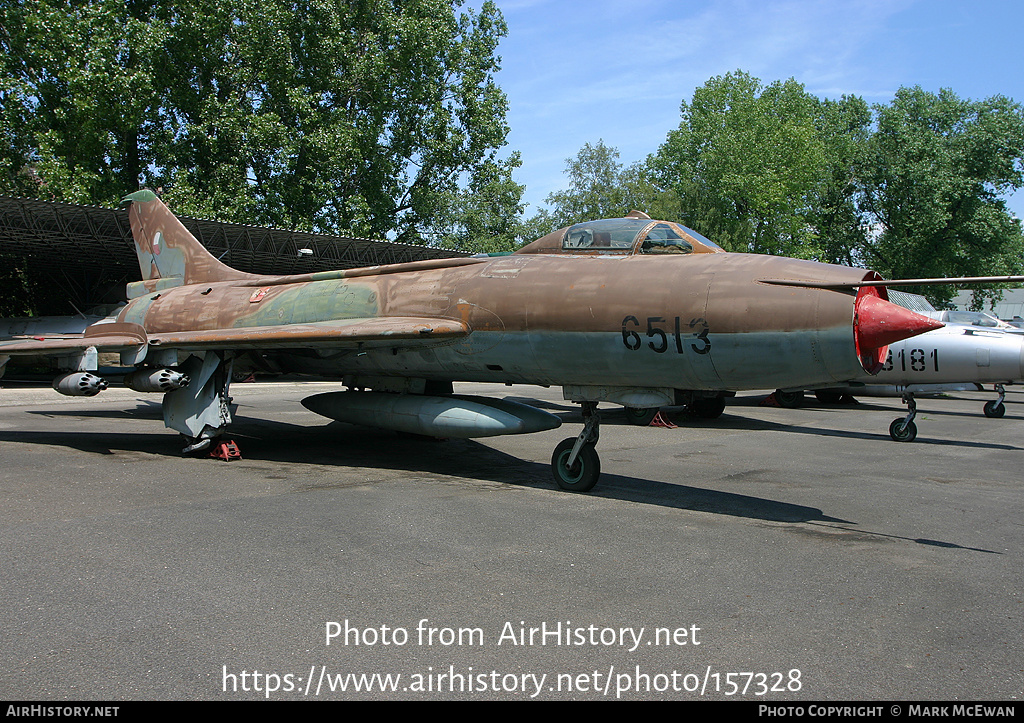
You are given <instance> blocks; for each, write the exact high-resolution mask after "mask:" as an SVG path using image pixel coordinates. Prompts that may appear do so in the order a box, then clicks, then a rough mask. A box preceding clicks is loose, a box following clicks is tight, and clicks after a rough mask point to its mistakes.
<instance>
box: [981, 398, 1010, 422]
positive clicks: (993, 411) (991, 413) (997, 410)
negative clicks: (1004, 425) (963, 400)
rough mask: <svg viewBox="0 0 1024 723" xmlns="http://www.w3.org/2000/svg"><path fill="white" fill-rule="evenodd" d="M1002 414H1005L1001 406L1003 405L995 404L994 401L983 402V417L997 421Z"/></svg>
mask: <svg viewBox="0 0 1024 723" xmlns="http://www.w3.org/2000/svg"><path fill="white" fill-rule="evenodd" d="M1004 414H1006V407H1005V406H1003V404H1001V403H1000V402H997V401H995V400H994V399H993V400H992V401H991V402H985V416H986V417H992V418H993V419H998V418H999V417H1001V416H1003V415H1004Z"/></svg>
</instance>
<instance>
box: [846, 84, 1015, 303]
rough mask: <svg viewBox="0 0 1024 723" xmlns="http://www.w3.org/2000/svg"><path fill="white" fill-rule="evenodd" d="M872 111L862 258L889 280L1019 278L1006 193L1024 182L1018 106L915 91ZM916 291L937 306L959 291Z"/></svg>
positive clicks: (908, 90) (863, 199)
mask: <svg viewBox="0 0 1024 723" xmlns="http://www.w3.org/2000/svg"><path fill="white" fill-rule="evenodd" d="M875 112H876V115H877V128H876V130H875V132H874V133H873V135H872V136H871V139H870V142H869V143H868V147H867V153H866V158H865V161H864V163H863V166H862V173H861V179H860V205H861V209H862V212H863V213H864V214H865V217H866V219H867V221H868V223H869V224H870V226H869V229H868V232H867V233H865V234H864V235H863V236H862V243H861V245H860V247H859V249H858V252H857V255H858V256H859V257H860V258H862V259H863V260H864V261H865V262H867V263H868V264H869V265H871V266H872V267H873V268H876V269H877V270H878V271H880V272H881V273H882V274H884V275H886V276H887V277H890V278H900V277H903V278H908V277H909V278H915V277H925V276H980V275H990V274H1007V273H1019V272H1020V269H1021V259H1022V254H1024V239H1022V235H1021V225H1020V221H1019V220H1018V219H1016V218H1014V217H1013V216H1012V215H1011V214H1010V213H1009V211H1008V209H1007V208H1006V204H1005V201H1004V200H1003V196H1004V195H1005V194H1006V193H1008V192H1010V191H1013V190H1016V189H1019V188H1021V186H1022V185H1024V110H1022V108H1021V106H1020V105H1018V104H1016V103H1014V102H1012V101H1010V100H1009V99H1007V98H1004V97H1002V96H996V97H993V98H989V99H987V100H983V101H970V100H964V99H961V98H959V97H957V96H956V94H955V93H953V92H952V91H950V90H941V91H940V92H939V93H938V94H934V93H929V92H926V91H924V90H922V89H921V88H919V87H918V88H901V89H900V90H899V92H897V94H896V97H895V99H894V100H893V102H892V103H891V104H889V105H883V106H876V108H875ZM920 292H921V293H924V294H926V295H928V296H929V297H930V298H931V299H932V301H933V302H935V303H940V304H941V303H944V302H947V301H949V299H951V298H952V296H953V295H954V293H955V290H954V289H952V288H950V287H926V288H924V289H921V290H920ZM993 293H996V292H992V291H988V292H984V291H983V292H980V293H978V294H977V295H976V299H977V300H980V299H981V298H983V297H985V296H986V295H987V296H991V295H992V294H993Z"/></svg>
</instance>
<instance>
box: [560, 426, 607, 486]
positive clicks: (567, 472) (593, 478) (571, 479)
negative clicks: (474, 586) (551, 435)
mask: <svg viewBox="0 0 1024 723" xmlns="http://www.w3.org/2000/svg"><path fill="white" fill-rule="evenodd" d="M575 445H576V438H575V437H569V438H568V439H563V440H562V441H561V442H559V443H558V446H557V447H555V453H554V454H552V455H551V471H552V472H553V473H554V475H555V483H556V484H558V486H559V487H561V488H562V489H563V490H568V491H569V492H589V491H590V490H591V489H593V487H594V485H595V484H597V478H598V477H599V476H600V475H601V460H600V458H599V457H598V456H597V450H595V449H594V445H592V444H584V445H583V447H582V448H581V449H580V453H579V454H578V455H577V456H576V462H575V463H574V464H573V465H572V467H570V466H569V465H568V462H569V455H571V454H572V448H573V447H574V446H575Z"/></svg>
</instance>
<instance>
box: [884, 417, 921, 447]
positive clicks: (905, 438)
mask: <svg viewBox="0 0 1024 723" xmlns="http://www.w3.org/2000/svg"><path fill="white" fill-rule="evenodd" d="M889 436H890V437H892V438H893V440H894V441H896V442H913V441H914V440H915V439H917V425H916V424H914V423H913V422H908V421H906V420H905V419H904V418H903V417H900V418H899V419H894V420H892V424H890V425H889Z"/></svg>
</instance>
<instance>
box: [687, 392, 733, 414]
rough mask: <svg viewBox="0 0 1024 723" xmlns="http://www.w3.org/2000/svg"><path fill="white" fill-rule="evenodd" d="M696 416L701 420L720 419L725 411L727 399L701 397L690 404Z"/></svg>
mask: <svg viewBox="0 0 1024 723" xmlns="http://www.w3.org/2000/svg"><path fill="white" fill-rule="evenodd" d="M690 410H691V411H692V412H693V414H694V416H697V417H700V418H701V419H718V418H719V417H721V416H722V412H724V411H725V397H700V398H698V399H694V400H693V401H692V402H691V403H690Z"/></svg>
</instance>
